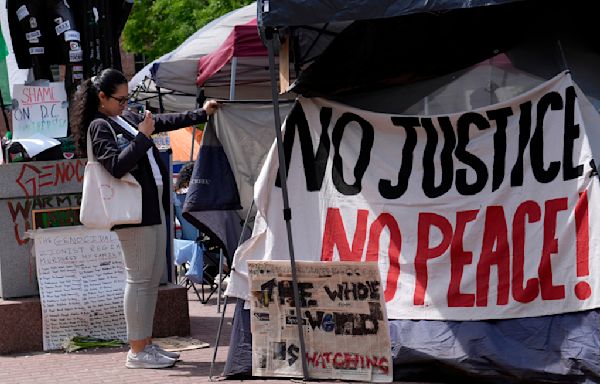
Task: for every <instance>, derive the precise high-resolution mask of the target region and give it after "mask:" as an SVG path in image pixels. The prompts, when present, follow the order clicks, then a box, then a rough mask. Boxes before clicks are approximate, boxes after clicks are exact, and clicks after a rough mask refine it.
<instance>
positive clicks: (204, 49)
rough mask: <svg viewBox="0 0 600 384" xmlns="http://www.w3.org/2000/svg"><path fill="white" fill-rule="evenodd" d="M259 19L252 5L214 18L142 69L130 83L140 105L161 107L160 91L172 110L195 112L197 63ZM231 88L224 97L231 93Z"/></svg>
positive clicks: (227, 89)
mask: <svg viewBox="0 0 600 384" xmlns="http://www.w3.org/2000/svg"><path fill="white" fill-rule="evenodd" d="M254 18H256V4H255V3H253V4H250V5H247V6H245V7H242V8H240V9H237V10H235V11H232V12H230V13H228V14H226V15H223V16H221V17H220V18H218V19H215V20H213V21H211V22H210V23H208V24H207V25H205V26H204V27H202V28H200V29H199V30H198V31H196V32H195V33H194V34H193V35H192V36H190V37H188V38H187V39H186V40H185V41H184V42H183V43H182V44H181V45H180V46H179V47H177V48H176V49H175V50H173V51H171V52H169V53H166V54H164V55H163V56H161V57H159V58H158V59H155V60H154V61H152V62H151V63H149V64H148V65H146V66H145V67H144V68H142V69H141V70H140V71H139V72H138V73H137V74H136V75H135V76H134V77H133V78H132V79H131V81H130V82H129V91H130V92H135V93H137V94H136V99H138V101H140V102H145V101H148V102H149V103H150V105H151V106H152V107H154V108H159V101H158V89H157V87H159V88H160V92H161V93H164V95H162V98H163V106H164V108H165V110H169V111H183V110H186V109H192V108H194V107H195V105H196V92H197V87H196V82H195V80H196V77H197V74H198V73H197V71H198V60H199V59H200V58H201V57H203V56H205V55H207V54H209V53H211V52H213V51H214V50H215V49H217V48H218V47H219V46H220V45H221V44H222V43H223V42H224V41H225V39H226V38H227V36H228V35H229V33H230V32H231V31H232V30H233V28H234V27H235V26H236V25H242V24H245V23H247V22H249V21H251V20H253V19H254ZM228 92H229V86H227V87H226V89H225V91H224V94H228Z"/></svg>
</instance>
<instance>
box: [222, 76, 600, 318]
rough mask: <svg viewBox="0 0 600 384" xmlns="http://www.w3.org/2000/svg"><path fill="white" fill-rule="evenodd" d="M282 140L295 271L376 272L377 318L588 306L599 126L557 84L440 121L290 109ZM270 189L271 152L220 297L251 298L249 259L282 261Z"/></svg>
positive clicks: (593, 298)
mask: <svg viewBox="0 0 600 384" xmlns="http://www.w3.org/2000/svg"><path fill="white" fill-rule="evenodd" d="M283 141H284V143H283V144H284V152H285V153H284V154H285V158H286V164H287V166H288V170H287V174H288V187H289V190H290V194H289V197H290V207H291V209H292V220H291V227H292V233H293V237H294V240H295V241H294V247H295V255H296V258H297V260H321V261H335V260H341V261H375V262H377V263H378V264H379V269H380V271H381V276H382V287H383V291H384V297H385V300H386V303H387V312H388V315H389V318H391V319H439V320H483V319H501V318H515V317H533V316H542V315H549V314H557V313H565V312H573V311H581V310H587V309H592V308H598V307H599V306H600V276H599V275H598V273H597V271H599V270H600V268H599V267H600V241H599V240H600V239H599V238H598V237H599V236H600V231H598V230H595V229H597V228H598V226H599V225H600V223H596V222H597V221H598V220H599V219H598V218H599V217H600V216H599V213H600V212H598V210H599V209H600V204H599V203H600V201H599V199H600V195H599V192H598V173H597V170H596V165H595V161H594V160H595V159H596V158H598V155H599V154H600V148H599V146H600V116H599V115H598V113H597V112H596V111H595V109H594V108H593V107H592V106H591V104H590V103H589V101H588V100H587V99H586V98H585V95H584V94H583V93H582V92H581V91H580V90H579V89H578V88H577V86H576V85H575V84H574V83H573V81H572V79H571V76H570V74H569V73H568V72H565V73H562V74H560V75H558V76H556V77H555V78H553V79H551V80H549V81H548V82H546V83H544V84H542V85H540V86H538V87H536V88H534V89H532V90H530V91H527V92H525V93H523V94H521V95H520V96H518V97H515V98H513V99H511V100H508V101H505V102H502V103H499V104H495V105H491V106H489V107H485V108H481V109H477V110H473V111H468V112H463V113H456V114H450V115H437V116H403V115H388V114H382V113H373V112H369V111H364V110H359V109H355V108H351V107H348V106H345V105H342V104H338V103H334V102H330V101H327V100H323V99H318V98H317V99H306V98H300V99H299V100H298V102H297V103H296V105H295V106H294V109H293V110H292V112H291V113H290V114H289V115H288V117H287V119H286V121H285V124H284V133H283ZM596 162H597V161H596ZM279 185H280V183H279V180H278V162H277V154H276V148H275V147H273V148H272V150H271V152H270V153H269V157H268V158H267V160H266V162H265V167H264V168H263V170H262V172H261V175H260V177H259V179H258V180H257V183H256V189H255V200H256V205H257V209H258V213H257V217H256V222H255V227H254V232H253V235H252V238H250V239H249V240H248V241H247V242H245V243H244V244H242V246H241V247H240V249H238V252H237V253H236V256H235V261H234V271H233V272H232V282H231V284H230V285H229V287H228V294H229V295H233V296H237V297H242V298H247V297H248V292H249V291H248V286H247V284H248V283H247V267H246V262H247V261H248V260H260V259H269V260H281V259H288V258H289V251H288V248H287V242H286V241H285V239H286V236H287V234H286V225H285V223H284V220H283V215H282V214H281V212H282V209H283V207H282V200H281V197H280V196H281V190H280V187H279ZM298 239H299V240H298Z"/></svg>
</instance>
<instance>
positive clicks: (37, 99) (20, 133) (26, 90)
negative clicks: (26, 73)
mask: <svg viewBox="0 0 600 384" xmlns="http://www.w3.org/2000/svg"><path fill="white" fill-rule="evenodd" d="M13 97H14V100H13V113H12V123H13V139H15V140H16V139H24V138H28V137H31V136H32V135H33V134H35V133H40V134H42V135H44V136H47V137H65V136H66V135H67V126H68V114H67V92H66V91H65V85H64V83H62V82H57V83H50V84H49V85H48V86H33V85H24V84H15V85H14V86H13Z"/></svg>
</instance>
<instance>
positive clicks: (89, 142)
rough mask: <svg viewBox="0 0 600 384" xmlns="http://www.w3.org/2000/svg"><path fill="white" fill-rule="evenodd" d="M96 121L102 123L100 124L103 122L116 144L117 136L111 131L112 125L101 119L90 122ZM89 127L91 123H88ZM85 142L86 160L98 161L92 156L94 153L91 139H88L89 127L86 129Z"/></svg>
mask: <svg viewBox="0 0 600 384" xmlns="http://www.w3.org/2000/svg"><path fill="white" fill-rule="evenodd" d="M97 120H100V121H102V122H104V123H105V124H107V125H108V128H109V129H110V131H111V132H112V134H113V137H114V138H115V142H116V141H117V135H116V134H115V130H114V129H113V127H112V125H110V123H109V122H108V121H106V120H105V119H101V118H98V119H95V120H92V122H94V121H97ZM90 125H91V123H90ZM86 141H87V143H86V144H87V157H88V160H90V159H91V160H92V161H98V159H96V156H94V151H93V150H92V139H91V137H90V127H88V130H87V140H86Z"/></svg>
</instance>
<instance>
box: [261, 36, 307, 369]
mask: <svg viewBox="0 0 600 384" xmlns="http://www.w3.org/2000/svg"><path fill="white" fill-rule="evenodd" d="M273 32H274V31H273V30H272V29H270V28H268V29H267V30H266V31H265V37H266V39H267V40H268V41H267V44H266V46H267V50H268V51H269V72H270V74H271V93H272V96H271V97H272V100H273V113H274V115H275V116H274V118H275V137H276V139H277V155H278V157H279V178H280V180H281V195H282V198H283V218H284V220H285V227H286V231H287V238H288V248H289V252H290V264H291V268H292V288H293V291H294V304H295V305H296V324H297V325H298V339H299V341H300V356H301V358H302V375H303V377H304V380H306V381H308V380H310V377H309V375H308V364H307V362H306V347H305V345H304V331H303V327H302V312H301V311H300V309H301V308H300V293H299V291H298V278H297V271H296V258H295V256H294V242H293V239H292V225H291V220H292V210H291V209H290V206H289V199H288V190H287V175H286V170H287V167H286V165H285V156H284V149H283V139H282V137H281V117H280V116H279V89H278V87H277V75H278V74H277V73H275V40H274V38H273Z"/></svg>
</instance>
